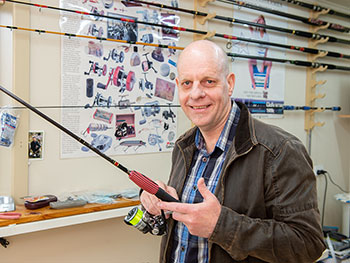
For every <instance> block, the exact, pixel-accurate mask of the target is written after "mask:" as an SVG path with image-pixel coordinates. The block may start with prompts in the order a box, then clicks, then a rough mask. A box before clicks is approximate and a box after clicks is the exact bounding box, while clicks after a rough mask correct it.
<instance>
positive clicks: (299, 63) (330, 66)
mask: <svg viewBox="0 0 350 263" xmlns="http://www.w3.org/2000/svg"><path fill="white" fill-rule="evenodd" d="M0 28H7V29H10V30H24V31H30V32H36V33H39V34H44V33H47V34H55V35H60V36H66V37H69V38H72V37H78V38H88V39H96V40H100V41H113V42H117V43H121V44H130V45H145V46H153V47H160V48H169V49H177V50H183V49H184V47H178V46H169V45H161V44H151V43H145V42H136V41H135V42H134V41H126V40H118V39H111V38H103V37H94V36H86V35H77V34H71V33H63V32H56V31H47V30H42V29H32V28H24V27H16V26H6V25H0ZM227 55H228V56H229V57H233V58H235V57H239V58H245V59H256V60H264V61H272V62H278V63H288V64H291V65H296V66H304V67H312V68H319V67H326V68H327V69H334V70H345V71H350V67H346V66H338V65H334V64H328V63H318V62H309V61H303V60H288V59H280V58H270V57H259V56H249V55H243V54H237V53H232V52H229V53H227Z"/></svg>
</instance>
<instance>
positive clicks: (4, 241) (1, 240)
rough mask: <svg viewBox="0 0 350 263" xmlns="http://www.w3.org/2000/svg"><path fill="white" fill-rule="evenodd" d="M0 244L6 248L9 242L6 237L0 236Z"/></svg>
mask: <svg viewBox="0 0 350 263" xmlns="http://www.w3.org/2000/svg"><path fill="white" fill-rule="evenodd" d="M0 244H1V245H2V246H3V247H4V248H7V246H8V245H10V242H9V241H8V240H7V239H6V238H3V237H0Z"/></svg>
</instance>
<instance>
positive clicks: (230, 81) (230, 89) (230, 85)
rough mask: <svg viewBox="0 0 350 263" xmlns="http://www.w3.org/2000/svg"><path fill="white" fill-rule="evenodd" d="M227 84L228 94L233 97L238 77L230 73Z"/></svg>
mask: <svg viewBox="0 0 350 263" xmlns="http://www.w3.org/2000/svg"><path fill="white" fill-rule="evenodd" d="M226 80H227V84H228V93H229V95H230V96H232V93H233V89H234V87H235V82H236V76H235V74H234V73H230V74H228V76H227V79H226Z"/></svg>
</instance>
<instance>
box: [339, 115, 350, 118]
mask: <svg viewBox="0 0 350 263" xmlns="http://www.w3.org/2000/svg"><path fill="white" fill-rule="evenodd" d="M338 117H339V118H343V119H350V114H341V115H338Z"/></svg>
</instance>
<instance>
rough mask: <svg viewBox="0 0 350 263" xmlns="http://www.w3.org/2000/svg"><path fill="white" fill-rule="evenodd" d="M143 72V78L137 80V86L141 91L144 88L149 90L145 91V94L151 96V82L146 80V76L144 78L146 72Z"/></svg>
mask: <svg viewBox="0 0 350 263" xmlns="http://www.w3.org/2000/svg"><path fill="white" fill-rule="evenodd" d="M143 74H144V78H143V79H140V80H139V88H140V90H142V91H143V92H144V91H145V90H149V91H150V93H146V96H147V97H148V98H152V95H153V93H152V91H153V83H152V82H150V81H148V80H147V78H146V74H147V73H143Z"/></svg>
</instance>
